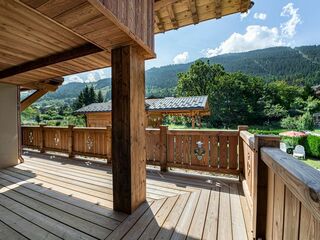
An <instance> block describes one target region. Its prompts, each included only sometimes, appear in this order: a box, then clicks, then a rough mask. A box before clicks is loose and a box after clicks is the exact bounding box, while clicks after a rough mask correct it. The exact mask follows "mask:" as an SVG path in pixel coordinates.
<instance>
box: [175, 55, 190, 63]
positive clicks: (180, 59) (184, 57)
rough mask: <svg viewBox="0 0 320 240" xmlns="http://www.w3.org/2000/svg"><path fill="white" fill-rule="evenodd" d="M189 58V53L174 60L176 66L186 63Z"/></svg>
mask: <svg viewBox="0 0 320 240" xmlns="http://www.w3.org/2000/svg"><path fill="white" fill-rule="evenodd" d="M188 58H189V53H188V52H183V53H180V54H178V55H177V56H175V57H174V58H173V63H174V64H179V63H186V62H187V60H188Z"/></svg>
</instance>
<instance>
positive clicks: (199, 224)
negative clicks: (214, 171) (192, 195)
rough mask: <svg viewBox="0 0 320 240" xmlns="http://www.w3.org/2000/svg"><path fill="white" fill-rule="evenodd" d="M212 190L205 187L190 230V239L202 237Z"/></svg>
mask: <svg viewBox="0 0 320 240" xmlns="http://www.w3.org/2000/svg"><path fill="white" fill-rule="evenodd" d="M209 197H210V190H207V189H203V190H202V191H201V194H200V198H199V201H198V205H197V208H196V210H195V213H194V216H193V218H192V222H191V226H190V229H189V232H188V237H187V239H188V240H192V239H201V238H202V233H203V229H204V225H205V220H206V214H207V209H208V202H209Z"/></svg>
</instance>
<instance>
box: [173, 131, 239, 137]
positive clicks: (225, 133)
mask: <svg viewBox="0 0 320 240" xmlns="http://www.w3.org/2000/svg"><path fill="white" fill-rule="evenodd" d="M167 134H168V135H213V136H218V135H219V136H238V135H239V132H238V130H199V129H175V130H168V133H167Z"/></svg>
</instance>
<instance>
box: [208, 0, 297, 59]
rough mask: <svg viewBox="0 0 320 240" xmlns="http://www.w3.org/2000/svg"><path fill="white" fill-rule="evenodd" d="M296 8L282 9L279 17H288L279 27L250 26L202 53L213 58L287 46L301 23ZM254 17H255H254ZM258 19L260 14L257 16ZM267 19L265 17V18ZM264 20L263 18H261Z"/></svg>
mask: <svg viewBox="0 0 320 240" xmlns="http://www.w3.org/2000/svg"><path fill="white" fill-rule="evenodd" d="M298 10H299V9H298V8H294V5H293V3H289V4H287V5H286V6H284V7H283V9H282V12H281V16H284V17H290V19H289V20H288V21H287V22H284V23H282V24H280V28H279V27H267V26H262V25H250V26H248V27H247V28H246V31H245V33H243V34H241V33H236V32H235V33H233V34H231V36H230V37H229V38H228V39H226V40H225V41H223V42H222V43H220V45H219V46H218V47H216V48H213V49H204V50H202V53H203V54H204V55H205V56H206V57H213V56H217V55H220V54H225V53H237V52H246V51H251V50H256V49H262V48H268V47H277V46H288V45H290V39H292V37H293V36H294V35H295V34H296V26H297V25H298V24H299V23H301V18H300V15H299V14H298ZM254 17H255V16H254ZM257 17H260V18H259V19H261V16H260V14H259V15H257ZM265 17H267V16H265ZM262 18H264V17H262Z"/></svg>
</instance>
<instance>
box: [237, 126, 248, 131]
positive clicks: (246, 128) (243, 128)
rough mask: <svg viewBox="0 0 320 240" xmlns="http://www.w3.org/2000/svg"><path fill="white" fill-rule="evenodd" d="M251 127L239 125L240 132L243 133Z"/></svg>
mask: <svg viewBox="0 0 320 240" xmlns="http://www.w3.org/2000/svg"><path fill="white" fill-rule="evenodd" d="M248 129H249V126H248V125H238V130H239V131H243V130H248Z"/></svg>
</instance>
